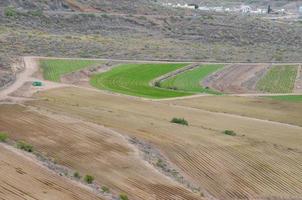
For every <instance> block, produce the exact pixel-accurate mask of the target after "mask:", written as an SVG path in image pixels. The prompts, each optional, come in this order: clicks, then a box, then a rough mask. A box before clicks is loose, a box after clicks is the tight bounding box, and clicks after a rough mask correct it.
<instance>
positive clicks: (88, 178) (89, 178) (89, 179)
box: [84, 175, 94, 184]
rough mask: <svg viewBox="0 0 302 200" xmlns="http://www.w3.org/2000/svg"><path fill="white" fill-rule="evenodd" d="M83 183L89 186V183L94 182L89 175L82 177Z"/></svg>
mask: <svg viewBox="0 0 302 200" xmlns="http://www.w3.org/2000/svg"><path fill="white" fill-rule="evenodd" d="M84 181H85V182H86V183H88V184H91V183H93V181H94V177H93V176H91V175H86V176H85V177H84Z"/></svg>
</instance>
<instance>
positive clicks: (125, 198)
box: [120, 194, 129, 200]
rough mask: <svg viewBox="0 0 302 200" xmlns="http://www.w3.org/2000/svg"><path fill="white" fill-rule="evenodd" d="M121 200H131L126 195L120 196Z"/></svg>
mask: <svg viewBox="0 0 302 200" xmlns="http://www.w3.org/2000/svg"><path fill="white" fill-rule="evenodd" d="M120 200H129V198H128V196H127V195H125V194H120Z"/></svg>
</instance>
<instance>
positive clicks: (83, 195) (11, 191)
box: [0, 144, 101, 200]
mask: <svg viewBox="0 0 302 200" xmlns="http://www.w3.org/2000/svg"><path fill="white" fill-rule="evenodd" d="M0 152H1V153H0V198H1V199H7V200H8V199H9V200H32V199H35V200H45V199H49V200H50V199H64V200H80V199H81V200H82V199H85V200H97V199H99V200H101V198H99V197H97V196H95V195H93V194H92V193H91V191H89V190H88V189H83V188H81V187H79V186H76V185H75V183H72V182H71V181H68V180H66V179H64V178H63V177H60V176H58V175H56V174H54V173H51V172H49V171H48V170H47V169H46V168H44V167H43V166H41V165H39V164H37V163H35V162H34V161H33V160H32V159H31V158H28V156H24V155H23V153H21V152H18V151H16V150H13V149H12V148H10V147H7V146H6V145H2V144H0Z"/></svg>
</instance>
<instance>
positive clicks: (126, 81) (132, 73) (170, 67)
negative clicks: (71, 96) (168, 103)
mask: <svg viewBox="0 0 302 200" xmlns="http://www.w3.org/2000/svg"><path fill="white" fill-rule="evenodd" d="M184 66H186V64H124V65H120V66H119V67H116V68H114V69H112V70H110V71H108V72H105V73H102V74H97V75H94V76H92V78H91V85H92V86H94V87H96V88H99V89H106V90H110V91H113V92H118V93H122V94H128V95H134V96H141V97H147V98H169V97H179V96H187V95H190V94H191V93H188V92H181V91H171V90H165V89H160V88H156V87H152V86H150V82H151V81H152V80H153V79H156V78H157V77H159V76H162V75H164V74H167V73H169V72H171V71H174V70H177V69H179V68H181V67H184Z"/></svg>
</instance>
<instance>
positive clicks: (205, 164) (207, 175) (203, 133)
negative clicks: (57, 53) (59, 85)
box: [28, 88, 302, 199]
mask: <svg viewBox="0 0 302 200" xmlns="http://www.w3.org/2000/svg"><path fill="white" fill-rule="evenodd" d="M38 96H40V97H43V98H47V99H48V100H47V101H35V102H28V104H29V105H32V106H35V107H38V108H39V109H48V110H50V111H52V112H57V113H61V114H64V115H68V116H74V117H75V116H78V117H81V118H82V119H85V120H88V121H91V122H95V123H99V124H103V125H106V126H108V127H111V128H114V129H116V130H119V131H120V132H124V133H127V134H128V135H130V136H134V137H137V138H140V139H142V140H145V141H149V142H151V143H153V144H154V145H155V146H156V147H157V148H159V149H160V150H161V151H162V152H163V154H164V155H166V156H167V157H168V158H169V159H170V160H171V161H172V162H173V163H175V164H176V165H177V166H178V167H179V168H180V169H181V170H182V171H183V172H184V174H185V175H186V176H188V177H189V178H190V179H191V180H192V182H194V183H197V184H199V185H200V187H201V188H204V189H205V190H206V191H208V193H210V194H211V195H213V196H214V197H216V198H219V199H257V198H259V199H269V198H271V197H274V198H276V199H278V198H287V199H295V198H300V197H301V195H302V182H301V179H302V168H301V166H302V155H301V150H302V149H301V140H302V128H301V127H297V126H289V125H287V124H280V123H274V122H269V121H266V120H257V119H250V118H243V117H241V116H231V115H227V114H222V113H213V112H208V111H204V110H199V109H192V108H191V107H184V106H181V107H179V106H174V105H171V104H167V103H161V102H151V101H142V100H138V99H132V98H127V97H122V96H119V97H116V96H112V95H107V94H97V93H93V92H91V91H85V90H80V89H76V88H72V89H71V88H64V89H60V90H52V91H48V92H44V93H40V94H39V95H38ZM77 103H78V104H79V106H78V107H76V108H75V107H74V106H73V105H74V104H77ZM104 113H106V114H104ZM175 116H176V117H183V118H185V119H186V120H187V121H188V122H189V126H181V125H177V124H172V123H170V120H171V119H172V118H173V117H175ZM227 129H228V130H233V131H235V132H236V133H237V136H228V135H225V134H223V131H224V130H227ZM234 163H236V164H234ZM276 163H278V164H276Z"/></svg>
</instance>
